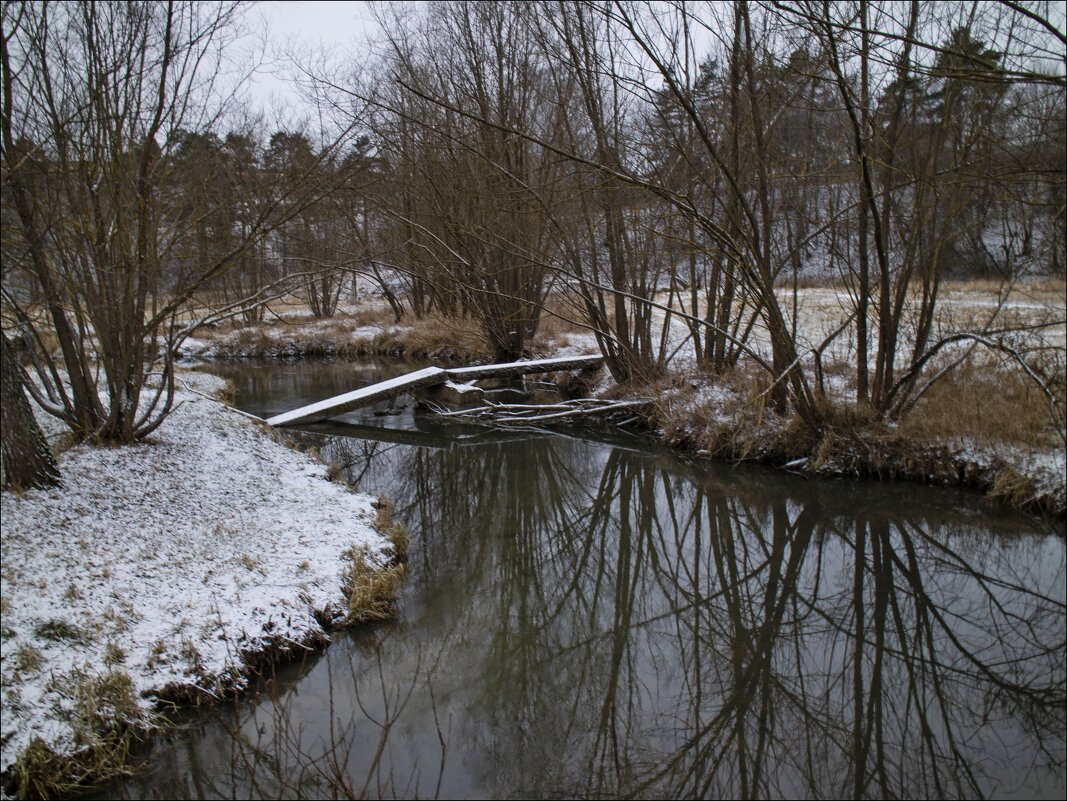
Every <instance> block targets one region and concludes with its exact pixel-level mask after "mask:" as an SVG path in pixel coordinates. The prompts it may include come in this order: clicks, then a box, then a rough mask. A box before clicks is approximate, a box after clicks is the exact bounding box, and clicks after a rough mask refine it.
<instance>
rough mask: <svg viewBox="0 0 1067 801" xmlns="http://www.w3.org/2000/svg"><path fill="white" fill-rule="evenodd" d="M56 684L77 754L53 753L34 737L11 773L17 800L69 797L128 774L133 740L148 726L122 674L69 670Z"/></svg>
mask: <svg viewBox="0 0 1067 801" xmlns="http://www.w3.org/2000/svg"><path fill="white" fill-rule="evenodd" d="M56 681H58V682H61V683H63V684H65V685H66V686H65V690H66V694H67V696H68V697H70V698H72V699H73V709H72V711H71V718H72V719H71V725H72V728H73V729H74V738H75V742H76V743H77V744H78V750H77V751H75V752H74V753H73V754H63V755H60V754H56V753H55V752H53V751H52V750H51V749H50V748H49V747H48V746H47V745H46V744H45V743H44V742H43V741H41V740H39V739H34V740H33V741H32V742H31V743H30V745H29V746H28V747H27V748H26V749H25V750H24V751H23V752H22V754H21V755H20V756H19V759H18V761H17V762H16V763H15V765H14V766H13V767H12V769H11V779H12V782H13V784H14V788H15V791H16V793H17V795H18V796H19V797H20V798H54V797H61V796H69V795H71V794H72V793H73V792H74V791H76V790H78V789H79V788H81V787H84V786H85V785H86V784H87V783H88V782H90V781H99V780H102V779H106V778H108V777H112V776H118V775H124V774H128V773H129V767H128V763H129V754H130V747H131V746H132V744H133V742H134V740H135V739H136V737H137V736H138V735H139V734H140V733H142V732H144V731H146V730H147V729H148V728H149V725H150V723H149V721H148V719H147V717H146V715H145V713H144V711H143V710H142V709H141V707H140V705H139V704H138V700H137V694H136V691H135V689H134V684H133V679H131V678H130V676H129V675H128V674H126V673H124V672H122V671H117V670H108V671H107V672H105V673H102V674H99V675H91V674H88V673H85V672H82V671H77V670H76V671H73V672H72V673H70V674H67V675H65V676H62V677H58V678H57V679H56Z"/></svg>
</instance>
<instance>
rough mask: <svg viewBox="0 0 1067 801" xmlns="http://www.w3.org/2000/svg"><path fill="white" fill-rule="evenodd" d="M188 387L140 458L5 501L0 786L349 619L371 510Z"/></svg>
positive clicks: (92, 457)
mask: <svg viewBox="0 0 1067 801" xmlns="http://www.w3.org/2000/svg"><path fill="white" fill-rule="evenodd" d="M181 378H182V381H183V383H185V384H186V385H187V387H188V389H183V390H182V391H181V393H180V397H179V400H180V401H181V405H180V406H179V407H178V408H177V409H176V411H174V412H173V413H172V414H171V416H170V417H169V418H168V419H167V420H166V421H165V423H164V424H163V425H162V426H161V427H160V428H159V429H158V430H157V431H156V433H155V434H154V435H153V436H151V437H150V438H149V440H148V441H147V442H146V443H144V444H141V445H137V446H130V447H124V448H95V447H89V446H87V445H79V446H77V447H75V448H73V449H71V450H69V451H67V452H66V453H64V454H63V455H62V456H61V457H60V460H59V465H60V469H61V471H62V474H63V486H62V487H59V488H56V489H50V490H32V491H29V492H25V493H21V494H19V493H13V492H8V491H5V492H4V493H3V495H2V499H3V516H2V525H0V531H2V535H3V538H2V542H3V544H2V554H3V559H2V562H3V570H2V581H0V592H2V598H3V652H2V653H3V656H2V677H3V707H2V709H3V716H2V717H3V720H2V738H3V748H2V758H0V770H3V771H7V770H8V769H9V768H10V767H11V766H12V764H13V763H14V761H15V760H16V759H17V758H18V756H19V754H20V753H21V752H22V751H23V750H24V749H25V748H26V747H27V746H28V745H30V744H31V742H32V741H33V740H34V739H35V738H39V739H40V740H41V741H42V742H43V744H44V745H47V746H48V748H49V749H51V750H53V751H55V752H57V753H60V754H65V753H71V752H72V751H74V750H75V749H76V748H78V747H79V745H80V744H84V743H85V742H86V741H87V737H88V738H90V740H91V737H92V734H91V733H90V732H88V731H87V729H88V728H90V727H91V726H93V725H99V724H100V721H101V719H102V718H106V717H107V714H108V711H107V710H106V709H105V707H106V706H107V705H108V704H111V705H113V706H114V707H115V709H114V710H112V713H113V714H115V715H119V716H126V717H133V718H137V719H141V720H142V721H143V720H148V721H150V720H151V717H152V715H153V711H154V700H155V698H156V697H157V694H159V693H161V692H165V691H166V692H173V691H175V690H178V691H181V690H182V689H186V690H188V689H192V690H194V692H205V693H208V694H217V693H218V692H219V691H220V690H225V689H234V688H240V687H241V686H242V685H243V683H244V682H245V681H246V678H247V676H246V672H245V669H246V660H247V658H248V657H251V656H253V655H256V654H258V653H260V652H264V651H269V652H276V651H278V650H282V649H285V648H287V647H290V648H300V647H303V644H305V643H310V642H314V641H320V640H321V638H322V637H323V635H324V631H323V627H322V625H321V623H320V621H322V622H326V623H328V622H329V621H332V620H337V619H341V618H343V615H344V600H343V597H342V590H341V582H342V579H341V574H342V569H343V567H344V566H345V564H346V562H345V560H344V559H343V558H342V553H343V552H344V551H346V550H347V549H349V548H351V547H352V546H356V547H359V546H364V547H366V548H367V551H368V555H369V556H370V558H371V559H372V560H378V561H381V562H384V560H385V553H384V552H385V549H386V541H385V539H384V538H383V537H382V536H381V535H380V534H379V533H378V532H377V531H375V530H374V528H373V527H372V522H373V520H374V515H375V512H374V509H373V507H372V499H371V498H369V497H367V496H364V495H357V494H354V493H352V492H350V491H349V490H347V489H346V488H345V487H344V486H342V485H340V484H336V483H332V482H330V481H329V480H327V475H326V468H325V467H324V466H323V465H321V464H319V463H318V462H316V461H314V460H313V459H311V457H309V456H307V455H305V454H302V453H298V452H296V451H293V450H290V449H288V448H286V447H284V446H283V445H279V444H277V443H275V442H274V441H273V440H271V439H270V438H269V437H268V436H266V435H265V434H264V433H263V432H262V431H261V430H260V429H259V427H258V426H257V424H256V423H255V422H254V421H252V420H250V419H248V418H246V417H244V416H242V415H240V414H239V413H237V412H234V411H232V410H230V409H228V408H226V407H225V406H224V405H222V404H221V403H219V402H217V401H214V400H211V399H208V398H205V397H203V396H201V395H198V394H195V393H194V392H191V391H188V390H189V389H196V390H199V391H200V392H207V393H212V392H217V391H218V390H220V389H221V388H222V387H223V382H222V381H221V380H220V379H217V378H214V377H212V376H208V375H205V374H201V373H185V374H182V376H181ZM124 689H126V690H129V691H132V692H120V691H123V690H124ZM119 695H125V696H128V698H127V700H130V699H132V708H123V707H122V706H121V704H120V701H121V700H122V699H121V698H119V697H118V696H119Z"/></svg>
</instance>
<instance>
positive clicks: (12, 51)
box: [2, 0, 1067, 442]
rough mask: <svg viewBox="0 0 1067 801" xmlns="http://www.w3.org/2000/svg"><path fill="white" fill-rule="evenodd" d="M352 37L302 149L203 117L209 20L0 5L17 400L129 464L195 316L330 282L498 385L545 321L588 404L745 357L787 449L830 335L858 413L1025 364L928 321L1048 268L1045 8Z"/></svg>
mask: <svg viewBox="0 0 1067 801" xmlns="http://www.w3.org/2000/svg"><path fill="white" fill-rule="evenodd" d="M383 13H384V14H386V15H388V18H387V19H383V20H382V22H383V26H382V29H383V30H384V31H387V32H388V33H387V35H385V37H384V39H383V41H382V43H381V45H382V46H381V49H380V51H379V52H377V53H376V54H375V57H374V59H373V61H372V64H373V66H372V68H371V69H369V70H363V71H362V72H361V73H360V77H359V78H358V79H356V78H349V77H347V76H346V75H344V74H342V73H341V72H335V73H334V74H326V73H322V74H317V75H315V76H313V77H314V78H315V79H317V88H318V90H319V91H318V93H317V97H318V98H319V100H320V102H321V106H320V108H319V117H320V119H321V118H327V117H328V118H329V119H330V120H331V122H332V123H333V129H334V130H335V131H338V132H339V133H336V134H334V135H332V136H330V137H322V136H311V135H310V134H309V133H307V132H306V131H304V130H299V129H297V130H270V129H268V128H266V127H265V126H264V125H263V124H262V123H261V122H258V121H255V120H253V121H251V122H249V121H247V120H246V121H244V122H241V123H238V122H236V121H235V117H234V116H233V115H232V113H231V110H230V108H229V107H228V106H227V104H226V103H225V102H224V101H222V100H220V88H221V87H220V86H219V85H217V83H216V76H217V75H218V74H219V67H220V65H221V64H222V63H223V62H224V58H223V49H224V48H225V46H226V44H227V43H228V42H229V41H230V40H231V38H232V36H233V35H234V31H235V30H236V29H235V27H234V25H235V23H236V21H237V17H236V16H235V14H236V12H235V10H234V9H233V8H231V7H229V6H219V5H214V4H212V5H205V4H198V3H169V4H158V3H130V4H127V3H97V4H78V5H74V4H62V5H60V4H50V3H44V4H29V3H6V4H5V5H4V7H3V76H2V78H3V120H2V122H3V159H2V166H3V187H2V190H3V194H2V198H3V210H2V213H3V221H4V234H3V249H4V259H3V262H4V289H3V314H4V326H5V328H6V329H7V330H8V331H9V332H11V333H12V335H14V336H16V339H17V341H16V345H18V346H19V347H21V349H22V352H23V356H22V357H21V358H22V359H23V360H24V361H25V363H26V365H27V369H28V371H29V373H32V375H33V379H32V380H30V375H29V373H27V374H26V375H24V376H23V378H25V379H26V380H25V382H24V383H25V385H26V388H27V390H28V391H29V392H30V393H31V394H32V395H33V397H34V399H35V400H36V401H37V402H38V403H39V404H40V405H41V406H42V407H44V408H45V409H46V410H48V411H50V412H52V413H53V414H56V415H57V416H59V417H61V418H62V419H63V420H65V421H66V422H67V423H68V424H69V425H70V426H71V427H72V429H73V430H74V431H75V432H77V433H78V434H79V435H81V436H84V437H92V438H97V439H102V440H109V441H116V442H128V441H131V440H133V439H136V438H138V437H142V436H144V435H145V434H147V433H148V432H150V431H151V430H152V429H153V428H154V427H155V426H156V425H158V423H159V421H160V420H161V419H162V418H163V416H165V414H166V412H167V411H168V409H169V408H170V406H171V402H172V398H173V370H172V355H173V353H174V351H175V349H176V347H177V345H178V343H179V342H180V340H181V338H182V337H183V336H186V335H187V334H188V333H189V331H190V330H192V326H193V325H195V324H202V323H204V322H206V321H210V320H212V319H218V318H220V317H223V316H226V315H234V314H242V315H244V316H245V317H246V319H248V320H250V321H255V320H258V319H260V318H261V316H262V314H263V309H264V306H263V301H265V300H267V299H269V298H272V297H276V296H277V295H279V294H281V293H283V292H292V291H298V292H299V293H300V296H301V297H303V298H304V299H305V300H306V302H307V304H308V306H309V309H310V311H311V312H312V313H313V314H314V315H315V316H318V317H329V316H331V315H332V314H333V313H334V310H335V309H336V307H337V304H338V302H339V300H340V299H341V298H342V297H343V295H344V293H346V292H348V291H350V287H354V286H355V283H354V277H355V276H361V277H363V278H364V279H369V280H370V281H371V282H372V283H373V284H375V285H376V286H377V288H378V291H379V292H380V293H381V294H382V295H383V296H384V297H385V298H386V299H387V301H388V302H389V304H390V305H391V307H392V309H393V313H394V314H395V316H396V317H397V319H400V318H401V317H402V316H403V315H406V314H411V315H413V316H414V317H422V316H424V315H427V314H437V315H443V316H451V317H456V316H464V317H469V318H471V319H473V320H474V321H476V322H477V324H478V326H479V327H480V329H481V330H482V332H483V334H484V337H485V340H486V342H487V343H489V345H490V347H491V349H492V350H493V352H494V353H495V355H496V356H497V357H498V358H501V359H504V358H515V357H519V356H521V355H522V354H523V353H524V352H525V351H526V349H527V347H528V345H529V342H530V340H531V338H532V337H533V336H534V334H535V333H536V332H537V329H538V326H539V324H540V321H541V319H542V317H543V313H544V308H545V302H546V298H548V296H549V295H552V296H554V297H555V298H557V299H558V302H557V305H556V307H555V310H556V311H557V312H560V310H561V309H562V310H563V312H562V313H564V314H566V315H568V316H570V317H571V318H572V319H573V320H575V321H576V322H578V323H580V324H581V325H583V326H585V327H587V328H588V329H589V330H590V331H592V332H593V333H594V334H595V337H596V340H597V342H598V344H599V346H600V348H601V350H602V351H603V353H604V355H605V356H606V358H607V364H608V367H609V369H610V371H611V373H612V375H613V376H614V377H615V378H616V379H617V380H619V381H643V380H648V379H651V378H654V377H656V376H658V375H659V374H661V373H662V372H663V371H664V370H665V369H666V367H667V365H668V363H669V361H670V360H671V358H673V357H675V356H677V354H678V353H679V352H684V353H685V354H687V355H691V356H692V357H693V359H694V361H695V363H696V364H697V365H698V366H699V367H701V368H703V369H707V370H709V371H724V370H729V369H731V368H733V367H736V366H737V365H738V364H739V363H742V362H751V363H754V364H756V365H759V366H760V369H762V370H764V371H765V374H766V385H767V393H768V397H770V398H771V399H772V401H773V403H774V405H775V406H776V408H778V409H779V410H781V411H785V410H787V409H792V410H794V411H796V412H797V413H798V414H799V416H800V418H801V419H802V420H803V421H804V422H805V423H806V424H807V425H808V426H809V427H810V428H812V429H815V430H818V429H819V428H820V427H821V426H822V425H823V424H824V422H825V419H826V415H827V414H828V412H827V404H826V402H825V398H824V397H823V395H824V392H823V387H824V380H823V374H822V368H823V356H824V355H825V353H826V352H827V349H828V348H830V347H831V346H838V345H840V344H841V343H842V342H847V343H848V347H847V350H848V351H849V352H850V353H852V354H854V359H853V360H852V368H851V369H852V370H853V375H852V376H851V378H852V383H853V384H854V386H855V400H856V402H857V403H858V404H860V405H863V406H865V407H869V409H870V410H872V412H873V413H874V414H876V415H878V416H881V417H883V418H887V419H891V418H894V417H899V416H900V415H902V414H904V413H906V412H907V410H908V409H910V408H911V407H912V406H913V405H914V403H915V402H916V401H917V400H918V399H919V398H920V397H922V395H923V393H924V392H925V390H926V388H927V387H928V386H929V384H930V381H931V379H934V378H936V377H937V376H939V375H941V374H942V371H943V370H944V368H945V365H946V364H951V362H952V358H950V357H949V354H958V353H961V352H966V349H967V348H970V349H973V348H975V347H991V348H994V349H998V350H999V351H1000V352H1001V353H1004V354H1007V355H1008V357H1010V358H1013V359H1016V360H1018V361H1019V362H1020V363H1021V364H1022V365H1023V366H1024V367H1027V369H1031V368H1032V365H1028V363H1027V354H1026V353H1024V352H1021V351H1020V350H1018V348H1017V347H1015V346H1014V345H1013V344H1012V343H1011V342H1009V341H1008V340H1006V339H1005V338H1004V337H1003V336H1002V334H1003V330H1002V326H1001V323H1000V321H999V320H998V318H997V315H996V313H995V312H994V313H991V314H990V315H989V316H988V318H987V319H986V320H985V321H983V323H982V324H981V325H980V326H979V327H978V329H976V330H974V331H971V332H969V335H968V336H966V337H961V336H960V333H959V332H958V331H956V332H948V333H946V332H942V331H941V330H939V328H938V325H937V316H936V311H937V308H938V302H939V298H940V294H941V291H942V286H943V283H944V282H945V281H946V279H950V278H964V277H968V278H970V277H980V278H985V279H992V280H993V281H995V282H997V283H998V285H1000V286H1001V288H1002V289H1006V288H1008V287H1010V286H1011V285H1012V284H1014V283H1015V282H1017V281H1018V280H1020V279H1021V278H1025V277H1027V276H1031V275H1052V276H1057V277H1062V276H1063V275H1064V271H1065V264H1067V259H1065V256H1064V249H1065V242H1067V233H1065V231H1067V227H1065V200H1067V194H1065V184H1064V176H1065V156H1064V154H1065V152H1067V123H1065V108H1067V104H1065V98H1064V90H1065V86H1067V82H1065V78H1064V56H1065V46H1067V45H1065V41H1067V40H1065V37H1064V34H1063V33H1062V29H1063V26H1064V21H1063V19H1062V13H1059V16H1058V17H1057V16H1056V15H1057V13H1058V12H1057V10H1056V7H1055V5H1054V4H1049V3H1040V2H1028V3H1015V2H1002V3H985V4H969V5H963V4H959V5H957V4H942V3H930V2H919V1H918V0H914V1H913V2H870V1H869V0H854V2H841V3H824V2H816V1H815V0H801V1H800V2H795V3H788V4H785V3H778V2H773V1H768V2H738V3H734V4H721V3H706V4H704V3H690V2H687V3H681V2H655V3H649V2H623V1H622V0H619V1H618V2H607V1H606V0H605V1H603V2H537V3H521V4H519V3H508V2H489V3H461V2H443V3H434V4H429V5H427V6H423V7H415V8H407V7H405V8H402V9H398V8H396V7H386V9H385V11H384V12H383ZM812 276H815V277H818V278H819V279H821V280H826V281H834V282H837V283H838V284H841V285H843V286H844V287H846V288H847V292H846V293H845V297H846V298H847V304H846V305H847V307H846V308H845V309H844V310H843V312H842V315H841V319H840V321H839V325H836V327H835V328H833V329H832V330H828V331H827V332H826V338H825V339H823V340H821V341H818V342H809V341H807V340H804V339H803V338H802V337H801V336H799V334H798V327H797V326H798V322H797V317H798V309H797V295H796V292H795V291H790V290H795V289H796V288H797V287H798V286H799V285H800V282H801V281H805V280H809V278H810V277H812ZM350 279H351V280H352V281H353V282H350ZM678 322H680V323H681V324H682V325H684V326H685V328H686V330H687V332H688V339H686V340H685V341H684V342H683V343H681V344H678V343H677V342H673V341H671V340H670V337H669V334H670V332H671V330H672V325H673V324H674V323H678ZM955 358H958V356H955Z"/></svg>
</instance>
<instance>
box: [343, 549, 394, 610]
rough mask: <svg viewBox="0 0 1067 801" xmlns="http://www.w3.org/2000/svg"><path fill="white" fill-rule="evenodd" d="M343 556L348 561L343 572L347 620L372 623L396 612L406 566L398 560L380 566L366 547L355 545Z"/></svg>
mask: <svg viewBox="0 0 1067 801" xmlns="http://www.w3.org/2000/svg"><path fill="white" fill-rule="evenodd" d="M341 557H342V559H344V560H345V561H346V562H348V565H347V566H346V567H345V569H344V571H343V572H342V574H341V589H342V592H343V593H344V597H345V602H346V604H347V606H348V614H347V620H348V622H349V623H369V622H372V621H376V620H389V619H391V618H392V617H393V616H394V615H395V614H396V601H397V599H398V598H399V597H400V585H401V583H403V581H404V574H405V572H406V569H405V567H404V565H403V564H400V563H397V564H391V565H387V566H385V567H379V566H378V565H375V564H374V562H373V561H372V560H371V558H370V556H369V554H368V552H367V549H366V548H364V547H358V548H357V547H355V546H353V547H351V548H349V549H348V550H347V551H345V552H344V553H343V554H342V555H341Z"/></svg>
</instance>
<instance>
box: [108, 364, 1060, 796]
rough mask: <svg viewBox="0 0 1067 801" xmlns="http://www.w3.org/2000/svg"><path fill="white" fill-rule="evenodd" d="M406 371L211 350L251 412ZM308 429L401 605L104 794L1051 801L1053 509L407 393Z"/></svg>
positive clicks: (292, 667)
mask: <svg viewBox="0 0 1067 801" xmlns="http://www.w3.org/2000/svg"><path fill="white" fill-rule="evenodd" d="M404 369H408V368H407V366H392V367H378V366H373V365H351V364H344V363H332V364H331V363H298V364H273V365H232V366H217V367H214V368H213V372H217V373H219V374H222V375H224V376H226V377H227V378H230V379H232V380H233V381H234V383H235V385H236V388H237V395H236V405H237V406H239V407H240V408H242V409H245V410H247V411H250V412H252V413H254V414H257V415H261V416H268V415H271V414H276V413H279V412H282V411H285V410H288V409H291V408H294V407H296V406H300V405H302V404H304V403H306V402H310V401H312V400H319V399H321V398H324V397H326V396H328V395H330V394H336V393H339V392H343V391H348V390H351V389H354V388H355V387H356V386H358V385H361V384H363V383H367V382H370V381H373V380H379V379H380V378H384V377H388V376H389V375H391V374H394V373H396V372H400V371H403V370H404ZM307 430H308V431H310V432H312V433H309V434H301V435H299V436H300V437H305V438H307V439H306V440H305V441H307V442H309V443H314V444H316V445H317V446H318V447H319V448H320V449H321V452H322V454H323V456H324V458H325V459H327V460H328V461H334V462H338V463H340V464H341V465H343V467H344V470H345V473H346V475H347V477H348V478H349V480H350V481H352V482H353V483H354V484H355V485H356V486H357V487H358V488H359V489H360V490H362V491H365V492H369V493H371V494H374V495H382V496H385V497H387V498H388V499H389V500H390V501H391V503H392V505H393V507H394V512H393V514H394V517H395V519H397V520H400V521H402V522H404V523H405V524H406V525H407V526H408V528H409V529H410V531H411V535H412V539H411V547H410V554H409V564H408V576H407V579H406V582H405V587H404V590H403V595H402V597H401V600H400V603H399V615H398V618H397V620H396V621H395V622H392V623H389V624H382V625H378V626H374V627H371V628H368V629H363V630H360V631H355V632H349V633H341V634H338V635H336V636H335V637H334V642H333V644H332V645H331V646H330V647H329V648H327V649H326V650H325V651H322V652H318V653H315V654H310V655H308V657H307V658H305V659H302V660H298V661H295V662H292V663H290V664H287V665H284V666H281V667H279V668H277V669H276V670H274V671H272V672H271V673H270V675H265V676H264V678H263V680H262V681H261V682H259V683H258V685H257V687H256V688H255V690H254V691H253V692H250V693H248V694H247V695H246V696H244V697H242V698H241V699H240V700H239V701H237V702H234V703H229V704H226V705H224V706H223V707H221V708H216V709H209V710H206V711H197V712H193V713H189V714H187V715H185V716H184V717H183V721H182V722H181V724H180V725H179V726H177V727H176V728H175V729H174V730H173V731H171V732H170V733H169V734H167V735H166V736H162V737H159V738H158V739H157V740H156V742H154V743H153V744H152V746H151V747H150V749H148V753H147V755H146V757H145V764H144V766H143V767H142V769H141V770H140V771H139V772H138V773H137V775H136V776H134V777H132V778H130V779H128V780H127V781H125V783H124V784H122V785H112V786H110V787H109V788H105V790H104V794H105V795H123V794H125V795H130V796H135V797H136V796H144V797H214V796H228V797H229V796H236V797H262V796H286V797H296V796H306V797H322V796H375V797H381V796H403V797H413V796H440V797H464V798H509V797H549V798H555V797H562V796H566V797H618V796H640V797H694V796H696V797H716V796H720V797H721V796H725V797H811V796H819V797H849V798H851V797H861V796H865V797H890V796H908V797H937V798H946V797H953V798H955V797H978V796H985V797H1005V798H1007V797H1018V798H1033V797H1036V798H1059V799H1062V798H1063V797H1064V793H1065V779H1064V759H1065V709H1064V704H1065V695H1064V685H1065V639H1067V634H1065V631H1067V624H1065V619H1067V618H1065V575H1067V573H1065V570H1067V568H1065V549H1064V539H1063V536H1062V533H1061V532H1060V531H1059V530H1058V527H1057V525H1056V524H1053V523H1049V522H1046V521H1041V520H1039V519H1036V518H1033V517H1028V516H1024V515H1019V514H1014V513H1008V512H1004V511H998V510H996V509H994V508H992V507H991V506H990V504H989V503H988V502H987V501H985V500H984V499H982V498H981V497H979V496H977V495H975V494H973V493H969V492H965V491H956V490H946V489H939V488H932V487H924V486H918V485H913V484H893V483H875V482H856V481H843V480H842V481H824V480H807V479H804V478H802V477H799V476H795V475H792V474H790V473H788V472H785V471H781V470H775V469H770V468H762V467H753V466H733V465H727V464H719V463H707V462H701V463H698V464H697V463H690V462H687V461H686V460H684V459H682V458H679V457H678V456H677V455H675V454H672V453H671V452H669V451H666V450H664V449H661V448H658V447H656V446H654V445H650V444H649V443H647V442H643V441H641V440H638V439H636V438H633V437H612V436H605V435H600V436H571V435H565V434H547V433H539V432H502V431H494V430H492V429H487V428H476V427H470V426H459V425H454V424H446V423H443V422H441V421H440V420H439V419H435V418H434V417H433V416H432V415H430V414H428V413H422V412H419V411H417V410H414V409H412V408H411V406H410V405H408V404H405V403H404V402H403V401H397V402H395V403H391V404H385V405H384V406H381V407H377V408H375V409H372V410H364V411H362V412H357V413H352V414H350V415H346V416H345V417H344V418H342V419H341V420H340V421H339V422H336V423H331V424H328V425H317V426H310V427H308V429H307ZM98 792H99V791H98Z"/></svg>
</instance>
